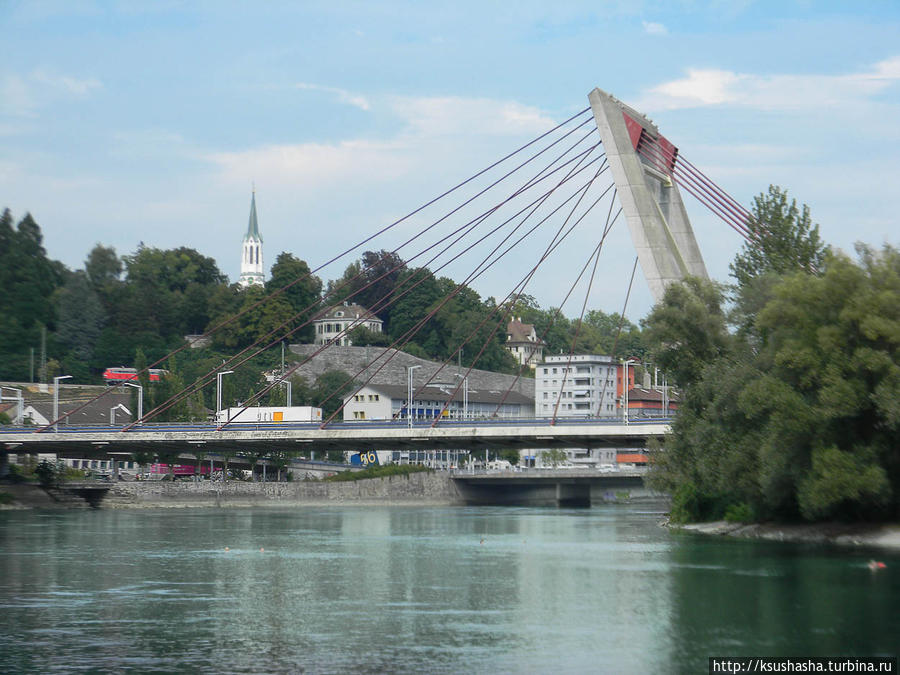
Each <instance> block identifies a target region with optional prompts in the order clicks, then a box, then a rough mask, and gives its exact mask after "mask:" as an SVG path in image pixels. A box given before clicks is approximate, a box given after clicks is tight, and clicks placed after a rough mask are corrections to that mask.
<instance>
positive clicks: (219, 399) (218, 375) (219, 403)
mask: <svg viewBox="0 0 900 675" xmlns="http://www.w3.org/2000/svg"><path fill="white" fill-rule="evenodd" d="M233 372H234V371H233V370H223V371H220V372H218V373H216V414H217V415H218V414H219V411H220V410H222V378H223V377H225V376H226V375H231V373H233ZM226 421H227V420H226Z"/></svg>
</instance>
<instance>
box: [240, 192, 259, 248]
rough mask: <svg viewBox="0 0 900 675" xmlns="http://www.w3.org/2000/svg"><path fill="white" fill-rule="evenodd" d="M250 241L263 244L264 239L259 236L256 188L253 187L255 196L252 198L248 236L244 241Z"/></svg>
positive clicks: (246, 235) (245, 236)
mask: <svg viewBox="0 0 900 675" xmlns="http://www.w3.org/2000/svg"><path fill="white" fill-rule="evenodd" d="M250 239H255V240H257V241H258V242H259V243H262V237H261V236H259V223H258V222H257V220H256V186H254V187H253V195H252V196H251V197H250V221H249V222H248V223H247V234H245V235H244V241H249V240H250Z"/></svg>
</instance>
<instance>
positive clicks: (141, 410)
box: [122, 382, 144, 424]
mask: <svg viewBox="0 0 900 675" xmlns="http://www.w3.org/2000/svg"><path fill="white" fill-rule="evenodd" d="M122 384H124V385H125V386H126V387H134V388H135V389H137V390H138V407H137V420H136V422H135V423H136V424H143V423H144V422H143V419H144V385H142V384H135V383H134V382H123V383H122Z"/></svg>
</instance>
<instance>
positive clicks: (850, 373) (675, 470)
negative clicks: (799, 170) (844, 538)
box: [644, 187, 900, 522]
mask: <svg viewBox="0 0 900 675" xmlns="http://www.w3.org/2000/svg"><path fill="white" fill-rule="evenodd" d="M753 215H754V219H753V220H752V221H751V222H750V226H751V229H752V230H753V231H754V233H755V236H754V237H753V238H752V240H750V241H748V243H746V244H745V245H744V248H743V250H742V251H741V253H740V254H739V255H738V256H737V257H736V259H735V260H734V262H733V263H732V265H731V271H732V276H733V278H734V280H735V284H734V285H733V286H731V287H722V286H718V285H715V284H713V283H710V282H708V281H704V280H700V279H688V280H686V281H685V282H684V283H682V284H677V285H673V286H671V287H670V288H669V289H668V290H667V292H666V295H665V298H664V299H663V301H662V302H661V303H660V304H659V305H657V307H655V308H654V310H653V311H652V312H651V314H650V315H649V316H648V318H647V319H646V321H645V325H644V328H645V338H646V339H647V343H648V345H649V346H650V348H651V349H653V350H654V352H655V354H656V358H657V361H658V363H659V364H660V365H661V366H662V367H663V368H664V369H666V370H667V371H668V372H670V373H671V374H672V375H674V376H675V378H676V379H677V382H678V384H679V385H680V386H681V387H683V388H684V393H685V397H684V400H683V404H682V406H681V408H680V410H679V414H678V417H677V419H676V420H675V422H674V424H673V433H672V435H671V437H670V438H669V439H668V440H667V442H666V446H665V451H664V452H660V453H656V454H655V457H654V467H653V471H652V478H651V480H652V483H653V485H654V487H656V488H657V489H660V490H664V491H666V492H669V493H670V494H672V495H673V503H672V511H671V516H672V519H673V520H674V521H680V522H687V521H698V520H714V519H720V518H727V519H729V520H732V521H750V520H757V521H758V520H768V519H774V520H782V521H792V520H806V521H820V520H828V519H848V520H887V519H894V520H896V519H897V518H898V516H900V442H898V441H900V364H898V358H897V350H898V343H900V252H898V250H897V249H895V248H893V247H891V246H888V245H885V246H883V247H882V248H881V249H880V250H875V249H873V248H870V247H868V246H865V245H861V244H860V245H858V246H857V250H856V256H855V257H851V256H850V255H847V254H846V253H842V252H839V251H832V250H830V249H828V248H827V247H826V246H825V245H824V244H823V243H822V242H821V241H820V239H819V235H818V228H817V226H814V225H813V224H812V221H811V219H810V215H809V210H808V208H807V207H805V206H804V207H802V208H798V207H797V205H796V202H795V201H793V200H791V201H788V198H787V193H786V192H784V191H782V190H781V189H779V188H776V187H770V189H769V191H768V193H767V194H764V195H760V196H759V197H757V198H756V200H755V204H754V210H753ZM726 307H728V309H727V310H726Z"/></svg>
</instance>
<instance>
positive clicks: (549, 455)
mask: <svg viewBox="0 0 900 675" xmlns="http://www.w3.org/2000/svg"><path fill="white" fill-rule="evenodd" d="M565 461H566V451H565V450H561V449H560V448H551V449H550V450H542V451H541V463H542V464H545V465H549V466H552V467H553V468H556V467H557V466H558V465H560V464H562V463H563V462H565Z"/></svg>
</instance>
